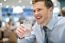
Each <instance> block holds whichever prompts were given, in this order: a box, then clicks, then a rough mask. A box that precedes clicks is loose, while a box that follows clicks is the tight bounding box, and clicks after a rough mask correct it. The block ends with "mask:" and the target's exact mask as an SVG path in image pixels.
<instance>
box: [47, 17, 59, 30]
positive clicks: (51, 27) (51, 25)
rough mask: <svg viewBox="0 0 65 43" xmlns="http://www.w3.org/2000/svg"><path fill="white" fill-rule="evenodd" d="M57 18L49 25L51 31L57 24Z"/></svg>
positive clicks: (53, 18)
mask: <svg viewBox="0 0 65 43" xmlns="http://www.w3.org/2000/svg"><path fill="white" fill-rule="evenodd" d="M57 19H58V18H57V16H56V17H52V19H51V20H50V22H49V23H48V24H47V27H48V29H49V30H52V29H53V28H54V26H55V24H56V23H57Z"/></svg>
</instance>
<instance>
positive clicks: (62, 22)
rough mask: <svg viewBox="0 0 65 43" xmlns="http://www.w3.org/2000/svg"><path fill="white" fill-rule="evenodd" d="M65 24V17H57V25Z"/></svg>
mask: <svg viewBox="0 0 65 43" xmlns="http://www.w3.org/2000/svg"><path fill="white" fill-rule="evenodd" d="M61 24H65V17H58V25H61Z"/></svg>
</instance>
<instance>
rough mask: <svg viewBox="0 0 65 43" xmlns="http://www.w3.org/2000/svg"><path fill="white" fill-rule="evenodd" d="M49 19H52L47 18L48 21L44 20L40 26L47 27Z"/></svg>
mask: <svg viewBox="0 0 65 43" xmlns="http://www.w3.org/2000/svg"><path fill="white" fill-rule="evenodd" d="M51 18H52V17H48V19H46V20H45V21H44V22H43V23H42V24H41V26H47V25H48V23H49V22H50V20H51Z"/></svg>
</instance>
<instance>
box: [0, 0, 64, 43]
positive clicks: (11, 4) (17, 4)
mask: <svg viewBox="0 0 65 43" xmlns="http://www.w3.org/2000/svg"><path fill="white" fill-rule="evenodd" d="M52 2H53V4H54V10H53V16H65V13H62V8H63V11H65V8H64V7H65V0H52ZM33 14H34V13H33V6H32V0H0V42H1V43H2V42H4V43H5V42H6V43H10V42H15V43H16V39H17V36H16V34H15V33H14V31H13V30H15V28H16V26H18V25H19V24H21V23H23V22H22V21H23V20H24V19H26V20H30V21H33V24H32V26H33V25H34V23H35V18H34V15H33ZM10 30H11V31H10ZM12 36H13V37H12Z"/></svg>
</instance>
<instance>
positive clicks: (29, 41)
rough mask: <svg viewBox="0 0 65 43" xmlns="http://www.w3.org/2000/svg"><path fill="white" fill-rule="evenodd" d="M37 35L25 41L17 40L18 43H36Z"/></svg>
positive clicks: (26, 38) (24, 39)
mask: <svg viewBox="0 0 65 43" xmlns="http://www.w3.org/2000/svg"><path fill="white" fill-rule="evenodd" d="M35 40H36V38H35V35H31V36H30V37H25V38H23V39H19V38H18V39H17V43H35Z"/></svg>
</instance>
